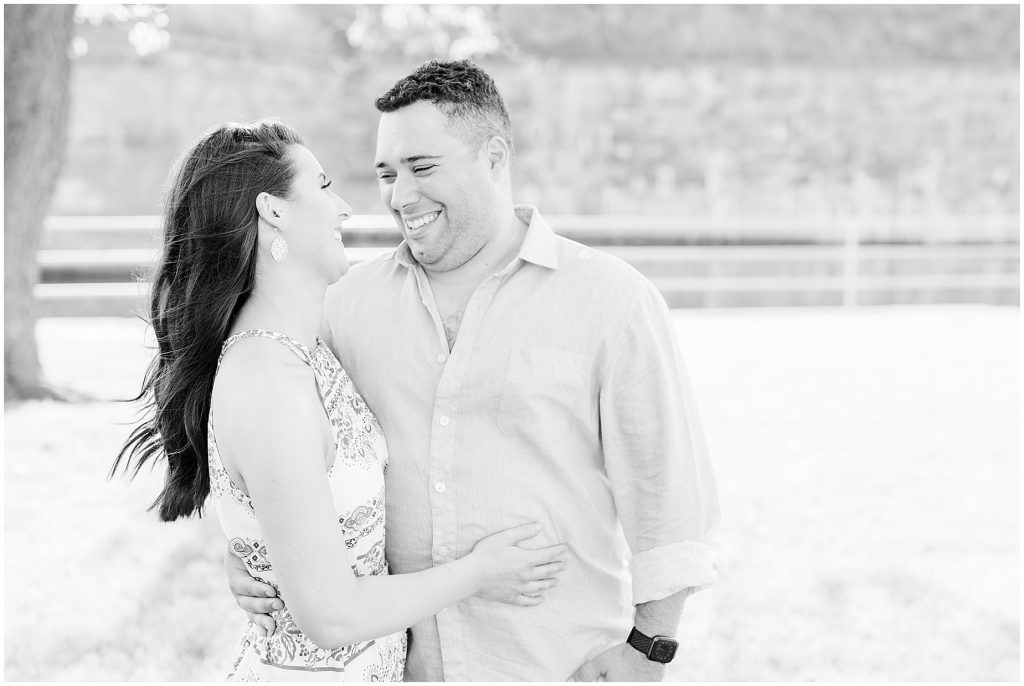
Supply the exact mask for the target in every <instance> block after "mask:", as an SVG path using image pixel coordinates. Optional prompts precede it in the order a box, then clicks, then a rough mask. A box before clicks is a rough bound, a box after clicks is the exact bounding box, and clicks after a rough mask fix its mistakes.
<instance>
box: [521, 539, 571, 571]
mask: <svg viewBox="0 0 1024 686" xmlns="http://www.w3.org/2000/svg"><path fill="white" fill-rule="evenodd" d="M568 550H569V546H567V545H566V544H564V543H556V544H555V545H550V546H547V547H546V548H537V549H536V550H531V551H530V564H532V565H534V566H537V565H544V564H547V563H549V562H554V561H556V560H561V559H562V558H563V557H565V553H566V552H567V551H568Z"/></svg>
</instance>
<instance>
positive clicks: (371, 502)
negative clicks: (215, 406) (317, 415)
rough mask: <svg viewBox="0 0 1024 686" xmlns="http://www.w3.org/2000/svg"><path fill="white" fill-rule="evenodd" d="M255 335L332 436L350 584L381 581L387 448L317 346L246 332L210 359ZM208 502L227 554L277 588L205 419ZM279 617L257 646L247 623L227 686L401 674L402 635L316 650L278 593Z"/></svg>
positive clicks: (248, 508) (247, 507)
mask: <svg viewBox="0 0 1024 686" xmlns="http://www.w3.org/2000/svg"><path fill="white" fill-rule="evenodd" d="M250 336H260V337H263V338H270V339H273V340H276V341H279V342H280V343H282V344H283V345H285V346H286V347H287V348H288V349H289V350H291V351H292V352H294V353H295V354H296V355H298V356H299V357H300V358H301V359H302V360H303V361H304V362H305V363H306V364H308V365H309V366H310V367H311V368H312V370H313V374H314V376H315V377H316V384H317V387H318V388H319V390H320V396H321V398H322V400H323V403H324V408H325V409H326V411H327V416H328V418H329V419H330V422H331V428H332V430H333V433H334V443H335V457H334V463H333V464H332V465H331V468H330V469H329V470H328V471H327V475H326V477H327V479H328V481H329V482H330V486H331V493H332V496H333V498H334V505H335V509H336V511H337V513H338V525H339V526H340V527H341V528H342V530H343V532H344V536H345V546H346V547H347V548H348V550H349V555H350V559H351V560H352V571H353V573H354V574H355V575H356V576H367V575H371V574H372V575H385V574H387V573H388V565H387V561H386V560H385V559H384V470H385V469H387V459H388V457H387V445H386V443H385V441H384V434H383V432H382V431H381V428H380V425H379V424H378V423H377V419H376V418H375V417H374V416H373V413H372V412H370V409H369V408H368V407H367V406H366V403H365V402H364V401H363V399H362V397H361V396H360V395H359V393H357V392H356V389H355V388H354V387H353V385H352V381H351V379H349V377H348V374H346V373H345V370H344V369H342V367H341V364H340V363H339V362H338V359H337V358H336V357H335V356H334V354H333V353H331V351H330V349H328V347H327V346H326V345H325V344H324V343H323V341H321V340H319V339H318V340H317V344H316V346H315V347H314V348H313V349H309V348H307V347H306V346H304V345H303V344H301V343H299V342H298V341H296V340H294V339H293V338H290V337H289V336H286V335H284V334H280V333H277V332H274V331H267V330H265V329H251V330H248V331H243V332H241V333H238V334H236V335H234V336H231V337H230V338H228V339H227V340H226V341H224V345H223V346H222V348H221V354H220V360H219V361H218V363H217V367H218V369H219V368H220V362H221V361H223V359H224V354H225V353H226V352H227V351H228V349H229V348H230V347H231V346H232V345H233V344H234V343H235V342H236V341H238V340H241V339H242V338H247V337H250ZM208 443H209V463H210V498H211V501H212V503H213V505H214V507H215V508H216V511H217V517H218V519H219V520H220V523H221V527H222V529H223V530H224V533H225V535H226V536H227V538H228V540H229V542H230V547H231V550H232V552H233V553H234V554H235V555H237V556H238V557H239V558H240V559H241V560H242V561H243V562H244V563H245V565H246V567H248V569H249V572H250V573H251V574H252V575H253V576H254V577H256V578H257V579H259V580H261V581H264V582H266V583H269V584H271V585H273V586H274V587H275V588H278V592H279V593H280V590H281V589H280V588H279V587H278V583H277V577H276V575H275V573H274V568H273V564H272V562H271V558H272V556H273V553H272V552H268V551H267V548H266V545H265V544H264V542H263V535H262V533H261V532H260V526H259V522H258V521H257V520H256V515H255V512H254V510H253V506H252V501H251V500H250V499H249V496H247V495H246V494H245V493H243V492H242V491H241V490H240V489H239V488H238V487H237V486H236V485H235V484H234V483H233V482H232V481H231V478H230V477H229V476H228V473H227V471H226V470H225V469H224V465H223V463H222V462H221V460H220V454H219V452H218V450H217V440H216V437H215V435H214V418H213V413H212V412H211V414H210V420H209V439H208ZM281 598H282V599H283V600H284V601H285V608H284V609H283V610H279V611H276V612H274V613H273V617H274V620H275V621H276V623H277V628H276V629H275V631H274V633H273V634H271V635H270V636H268V637H265V638H264V637H261V636H260V634H259V631H258V629H257V628H256V627H255V625H254V624H253V623H252V622H250V623H249V625H248V626H247V627H246V630H245V632H244V633H243V635H242V639H241V643H240V645H239V647H238V653H237V655H236V657H235V660H234V663H233V665H232V667H231V671H230V674H229V675H228V680H229V681H296V680H325V681H401V680H402V674H403V671H404V668H405V651H406V636H405V632H404V631H400V632H396V633H394V634H391V635H389V636H384V637H381V638H377V639H373V640H370V641H364V642H362V643H357V644H354V645H349V646H343V647H340V648H336V649H334V650H326V649H323V648H319V647H318V646H317V645H316V644H314V643H313V642H312V641H311V640H310V639H309V638H307V637H306V636H305V635H303V633H302V632H301V631H300V630H299V628H298V627H297V626H296V625H295V621H294V620H293V618H292V616H291V612H290V611H289V609H288V607H287V602H288V600H287V597H286V594H285V593H281Z"/></svg>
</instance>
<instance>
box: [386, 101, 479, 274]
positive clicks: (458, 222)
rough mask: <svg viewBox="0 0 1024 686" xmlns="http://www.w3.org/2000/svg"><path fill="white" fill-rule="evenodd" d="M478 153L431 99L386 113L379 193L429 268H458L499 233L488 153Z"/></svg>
mask: <svg viewBox="0 0 1024 686" xmlns="http://www.w3.org/2000/svg"><path fill="white" fill-rule="evenodd" d="M477 152H478V151H476V150H471V149H470V147H469V146H468V145H467V144H466V143H465V142H464V141H463V140H462V139H461V138H457V137H455V136H454V135H452V133H451V131H449V129H448V117H447V115H446V114H445V113H444V112H442V111H441V110H440V109H438V108H437V107H436V106H435V105H433V104H432V103H430V102H427V101H420V102H416V103H413V104H412V105H409V106H407V107H403V108H402V109H400V110H397V111H395V112H385V113H384V114H382V115H381V118H380V126H379V127H378V128H377V155H376V160H375V168H376V171H377V179H378V186H379V188H380V197H381V199H382V200H383V201H384V203H385V204H386V205H387V207H388V210H389V211H390V212H391V213H392V214H393V215H394V217H395V220H396V221H397V222H398V225H399V227H400V228H401V230H402V235H403V236H404V237H405V239H406V241H407V242H408V244H409V248H410V249H411V251H412V254H413V256H414V257H415V258H416V261H417V262H419V263H420V264H421V265H422V266H423V268H424V269H427V270H429V271H442V272H443V271H451V270H453V269H457V268H458V267H461V266H462V265H463V264H465V263H466V262H467V261H468V260H469V259H471V258H472V257H473V256H474V255H476V254H477V253H478V252H479V251H480V249H481V248H482V247H483V246H484V245H485V244H486V243H487V242H488V241H489V240H490V239H491V237H492V236H493V234H494V230H495V228H496V226H497V211H496V201H495V184H494V179H493V177H492V174H491V170H490V163H489V161H488V157H487V155H486V154H479V155H478V154H477Z"/></svg>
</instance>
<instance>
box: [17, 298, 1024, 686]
mask: <svg viewBox="0 0 1024 686" xmlns="http://www.w3.org/2000/svg"><path fill="white" fill-rule="evenodd" d="M1018 315H1019V311H1018V310H1017V309H1016V308H990V307H980V306H979V307H971V306H967V307H951V308H932V309H927V308H922V309H915V308H892V309H864V310H855V311H841V310H761V311H729V310H713V311H703V310H702V311H687V312H678V313H677V321H678V325H679V326H678V328H679V332H680V338H681V341H682V344H683V348H684V350H685V352H686V356H687V359H688V363H689V366H690V369H691V375H692V377H693V381H694V385H695V387H696V391H697V395H698V398H699V400H700V404H701V412H702V415H703V417H704V423H705V427H706V431H707V434H708V441H709V443H710V445H711V448H712V453H713V458H714V464H715V471H716V476H717V478H718V485H719V490H720V495H721V499H722V505H723V520H722V526H721V530H720V533H719V536H718V550H719V555H720V558H721V563H722V580H721V583H720V584H719V585H718V586H717V587H715V588H712V589H709V590H707V591H704V592H701V593H699V594H697V595H696V596H694V597H692V598H691V599H690V600H689V601H688V604H687V608H686V612H685V615H684V621H683V624H682V627H681V629H680V640H681V642H682V647H681V649H680V653H679V657H678V658H677V663H674V664H673V666H672V668H671V670H670V672H669V676H670V678H672V679H676V680H714V681H729V680H935V681H947V680H949V681H957V680H968V681H975V680H1012V681H1015V680H1017V679H1018V677H1019V666H1018V663H1019V631H1020V624H1019V616H1018V607H1019V585H1018V578H1019V565H1018V539H1019V521H1018V512H1019V504H1018V488H1019V481H1018V477H1019V462H1018V458H1019V445H1018V437H1019V433H1018V423H1019V389H1018V378H1019V375H1018V372H1019V360H1018V350H1019V335H1018ZM39 334H40V339H41V349H42V355H43V362H44V365H45V366H46V367H47V369H48V370H49V371H50V373H51V376H52V378H53V379H54V380H55V381H57V382H58V383H63V384H66V385H69V386H72V387H74V388H76V389H77V390H79V391H82V392H87V393H90V394H91V395H93V396H94V397H95V398H97V400H94V401H92V402H87V403H81V404H70V405H69V404H58V403H29V404H25V405H20V406H16V407H13V408H9V409H8V411H7V412H6V415H5V421H6V439H5V441H6V467H5V470H6V472H5V477H6V493H5V496H6V513H5V514H6V531H5V533H6V543H5V555H6V557H5V579H6V585H5V603H6V613H5V615H6V616H5V629H6V631H5V634H6V638H5V653H6V678H7V679H8V680H183V681H189V680H202V679H213V680H217V679H220V678H222V677H223V675H224V673H225V671H226V668H227V666H228V662H229V660H230V657H231V654H232V653H233V651H234V647H235V641H236V639H237V636H238V633H239V631H240V629H241V626H242V624H244V616H243V615H242V614H241V612H240V611H239V610H237V608H236V607H235V606H234V603H233V601H232V600H231V598H230V596H229V594H228V592H227V588H226V582H225V578H224V575H223V573H222V571H221V568H220V564H221V555H222V552H223V549H224V545H223V539H222V537H221V534H220V531H219V529H218V528H217V524H216V522H215V521H213V520H212V519H206V520H192V521H186V522H178V523H174V524H160V523H159V522H157V521H156V517H155V516H154V515H153V514H152V513H146V512H145V508H146V507H147V506H148V504H149V503H150V502H151V500H152V498H153V496H154V495H155V493H156V492H157V490H158V487H159V482H160V473H159V470H158V471H157V472H156V473H153V474H150V473H149V472H148V470H143V473H142V474H141V475H140V477H139V479H138V480H137V481H136V482H135V483H134V484H133V485H131V486H130V487H129V486H126V484H125V483H124V482H123V481H121V480H120V479H117V480H115V481H113V482H107V481H106V479H105V476H106V472H107V470H108V469H109V466H110V463H111V461H112V459H113V456H114V454H115V453H116V451H117V449H118V447H119V446H120V443H121V441H122V440H123V439H124V437H125V436H126V435H127V432H128V430H129V427H128V426H127V424H118V423H119V422H125V423H126V422H130V421H131V420H132V418H133V416H134V410H133V408H132V407H130V406H127V405H120V404H115V403H111V402H109V401H108V400H109V399H110V398H113V397H125V396H127V395H131V394H133V393H134V392H135V390H136V386H137V384H138V381H139V380H140V379H141V375H142V371H143V369H144V368H145V365H146V363H147V362H148V352H147V351H146V350H145V349H144V348H143V347H142V344H143V342H144V339H145V337H144V334H143V328H142V327H141V325H140V324H138V323H137V322H130V321H122V320H102V319H96V320H44V321H43V322H42V323H41V324H40V326H39Z"/></svg>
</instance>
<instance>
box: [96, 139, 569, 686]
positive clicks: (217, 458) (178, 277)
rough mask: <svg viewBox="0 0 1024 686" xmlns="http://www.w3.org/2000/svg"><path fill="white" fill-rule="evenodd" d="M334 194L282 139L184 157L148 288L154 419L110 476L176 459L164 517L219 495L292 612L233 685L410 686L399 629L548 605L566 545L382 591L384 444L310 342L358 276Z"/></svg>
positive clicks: (252, 650) (222, 143) (241, 542)
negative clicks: (382, 683)
mask: <svg viewBox="0 0 1024 686" xmlns="http://www.w3.org/2000/svg"><path fill="white" fill-rule="evenodd" d="M330 186H331V181H330V180H329V179H328V178H327V177H326V175H325V173H324V171H323V170H322V169H321V167H320V164H319V163H318V162H317V160H316V158H315V157H314V156H313V155H312V154H311V153H310V152H309V150H307V149H306V148H305V147H304V146H303V145H302V141H301V139H300V138H299V136H298V135H297V134H296V133H295V132H294V131H292V130H291V129H290V128H288V127H287V126H285V125H283V124H279V123H272V122H257V123H255V124H251V125H245V126H242V125H236V124H227V125H225V126H222V127H220V128H218V129H216V130H214V131H213V132H211V133H209V134H208V135H206V136H205V137H203V138H202V139H200V141H199V142H198V143H197V144H196V145H195V146H194V147H193V148H192V149H191V150H190V151H189V152H188V153H186V155H185V156H184V158H183V160H182V161H181V163H180V168H179V170H178V172H177V174H176V176H175V177H174V181H173V183H172V184H171V187H170V189H169V193H168V198H167V203H166V209H165V223H164V250H163V255H162V258H161V261H160V264H159V266H158V268H157V271H156V274H155V277H154V279H153V286H152V302H151V313H150V314H151V319H152V325H153V329H154V331H155V334H156V339H157V343H158V347H159V353H158V355H157V357H156V359H155V360H154V361H153V363H152V365H151V366H150V368H149V370H148V372H147V375H146V378H145V381H144V383H143V388H142V392H141V393H140V395H139V397H138V398H137V399H142V398H145V399H146V400H147V403H148V404H147V408H148V409H149V411H150V412H149V415H148V417H147V419H146V420H145V421H144V423H142V424H141V425H140V426H138V427H137V428H136V429H135V431H134V432H133V433H132V435H131V436H130V438H129V439H128V441H127V443H126V444H125V446H124V448H123V449H122V451H121V453H120V455H118V458H117V461H116V462H115V463H114V467H113V470H112V472H113V471H116V470H117V468H118V466H119V465H120V464H121V463H122V461H123V463H124V466H125V469H128V467H129V466H130V464H131V462H132V461H134V462H135V472H134V473H137V472H138V470H139V468H140V467H141V466H142V465H143V464H144V463H145V462H146V461H148V460H150V459H151V458H154V457H157V456H159V455H161V454H163V455H165V456H166V458H167V477H166V482H165V485H164V489H163V491H162V492H161V493H160V496H159V497H158V498H157V500H156V502H155V503H154V504H153V507H158V508H159V514H160V518H161V519H162V520H164V521H172V520H174V519H177V518H178V517H184V516H189V515H192V514H194V513H201V511H202V507H203V504H204V501H205V500H206V498H207V496H211V499H212V501H213V503H214V506H215V507H216V510H217V514H218V517H219V519H220V522H221V525H222V528H223V529H224V532H225V534H226V535H227V537H228V538H229V539H230V542H231V548H232V550H233V551H234V552H235V554H237V555H238V556H239V557H240V558H241V559H242V560H243V561H244V562H245V564H246V566H247V567H248V568H249V569H250V571H251V572H252V573H253V575H254V576H256V577H257V578H259V579H261V580H264V581H266V582H267V583H270V584H272V585H274V586H276V587H277V588H278V590H279V592H280V596H281V598H282V599H286V601H287V608H285V607H284V606H283V605H282V608H281V609H279V610H278V612H276V613H275V616H274V619H275V620H276V622H277V628H276V630H275V631H274V632H273V634H271V635H270V636H267V637H264V636H262V635H261V631H260V630H259V629H258V627H256V626H255V625H254V624H253V623H252V622H250V624H249V626H248V627H247V630H246V632H245V634H244V635H243V638H242V643H241V646H240V649H239V653H238V656H237V659H236V660H235V663H234V666H233V669H232V671H231V674H230V676H229V678H232V679H238V680H243V679H246V680H247V679H260V680H270V679H287V680H294V679H295V678H297V677H303V676H306V677H318V678H325V677H326V678H332V679H341V680H349V679H354V680H360V681H372V680H378V679H387V680H396V681H397V680H401V679H402V670H403V666H404V662H405V647H406V646H405V629H406V627H408V626H411V625H412V624H414V623H416V622H418V621H420V620H422V619H424V618H426V617H428V616H430V615H432V614H434V613H436V612H437V611H438V610H440V609H442V608H444V607H446V606H447V605H450V604H452V603H455V602H457V601H459V600H461V599H463V598H466V597H469V596H472V595H480V596H482V597H484V598H488V599H492V600H495V601H502V602H509V603H515V604H519V605H533V604H537V603H539V602H541V600H542V596H541V593H542V592H543V591H544V590H546V589H548V588H550V587H551V586H552V585H554V584H555V583H556V576H557V574H558V573H560V572H561V570H562V569H563V568H564V564H565V563H564V559H563V556H564V553H565V550H566V548H565V546H564V545H557V546H551V547H548V548H542V549H535V550H530V549H527V548H523V547H520V546H519V545H517V543H519V542H520V541H524V540H525V539H527V538H531V537H533V536H535V535H536V534H537V533H539V531H540V526H539V525H536V524H534V523H525V524H523V525H521V526H518V527H516V528H513V529H509V530H506V531H503V532H499V533H496V534H493V535H491V536H489V537H487V538H484V539H482V540H481V541H479V542H478V543H477V544H476V546H475V548H474V549H473V551H472V553H471V554H469V555H467V556H465V557H463V558H462V559H459V560H457V561H455V562H452V563H450V564H446V565H442V566H439V567H435V568H432V569H428V570H425V571H422V572H417V573H415V574H403V575H395V576H389V575H388V569H387V563H386V561H385V560H384V470H385V469H386V467H387V448H386V444H385V441H384V436H383V434H382V433H381V429H380V426H379V424H378V423H377V421H376V419H375V418H374V416H373V414H372V413H371V412H370V410H369V408H367V406H366V404H365V403H364V402H363V399H362V398H361V397H360V395H359V394H358V393H357V392H356V390H355V389H354V388H353V387H352V383H351V381H350V380H349V378H348V375H347V374H346V373H345V371H344V370H343V369H342V368H341V366H340V364H339V363H338V360H337V359H336V358H335V357H334V355H333V354H332V353H331V351H330V350H329V349H328V348H327V346H326V345H325V344H324V343H323V341H321V340H320V339H319V338H318V336H317V331H318V329H319V324H320V321H321V318H322V309H323V298H324V292H325V291H326V289H327V286H328V285H330V284H331V283H333V282H335V281H337V280H338V279H339V278H341V277H342V276H343V275H344V274H345V272H346V271H347V270H348V260H347V258H346V256H345V250H344V246H343V244H342V242H341V224H342V221H343V220H345V219H346V218H347V217H348V216H349V213H350V212H351V208H349V206H348V205H346V204H345V202H344V201H343V200H342V199H341V198H339V197H338V196H337V195H335V193H334V192H333V191H332V190H331V188H330ZM351 325H352V326H358V325H359V323H358V322H352V323H351ZM348 569H351V570H352V572H353V573H346V570H348Z"/></svg>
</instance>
